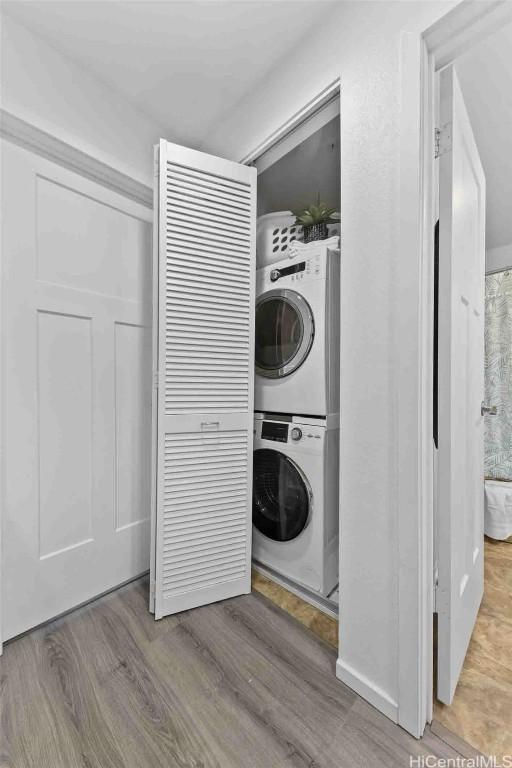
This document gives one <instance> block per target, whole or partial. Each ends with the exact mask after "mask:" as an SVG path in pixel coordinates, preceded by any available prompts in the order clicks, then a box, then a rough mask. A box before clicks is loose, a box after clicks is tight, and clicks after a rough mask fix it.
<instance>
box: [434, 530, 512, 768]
mask: <svg viewBox="0 0 512 768" xmlns="http://www.w3.org/2000/svg"><path fill="white" fill-rule="evenodd" d="M436 721H437V722H439V723H442V725H444V726H446V727H447V728H449V729H450V730H452V731H454V732H455V733H456V734H457V735H458V736H460V737H461V738H463V739H465V741H467V742H469V743H470V744H472V745H473V746H474V747H476V748H477V749H479V750H480V751H481V752H483V753H484V754H487V755H497V756H498V758H499V759H500V760H501V759H502V757H503V755H512V543H511V542H507V541H500V542H498V541H491V540H490V539H487V540H486V541H485V578H484V598H483V600H482V605H481V607H480V612H479V614H478V618H477V621H476V625H475V629H474V630H473V636H472V638H471V642H470V644H469V649H468V653H467V656H466V659H465V661H464V666H463V668H462V673H461V676H460V680H459V684H458V686H457V690H456V691H455V696H454V699H453V703H452V705H451V706H449V707H448V706H445V705H444V704H441V703H440V702H436V704H435V708H434V725H433V727H434V729H435V723H436Z"/></svg>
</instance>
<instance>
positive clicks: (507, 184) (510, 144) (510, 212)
mask: <svg viewBox="0 0 512 768" xmlns="http://www.w3.org/2000/svg"><path fill="white" fill-rule="evenodd" d="M456 69H457V74H458V76H459V81H460V85H461V88H462V93H463V96H464V101H465V103H466V108H467V110H468V114H469V119H470V121H471V125H472V127H473V133H474V135H475V139H476V143H477V146H478V151H479V154H480V159H481V161H482V165H483V168H484V173H485V178H486V188H487V217H486V246H487V248H488V249H489V248H496V247H498V246H500V245H505V244H507V243H512V24H508V25H507V26H505V27H504V28H503V29H501V30H500V31H499V32H496V33H495V34H493V35H491V36H490V37H487V38H486V39H485V40H484V41H483V42H482V43H480V44H479V45H478V46H477V47H475V48H473V49H472V50H471V51H470V52H469V53H467V54H465V55H464V56H462V57H461V58H460V60H459V61H457V64H456Z"/></svg>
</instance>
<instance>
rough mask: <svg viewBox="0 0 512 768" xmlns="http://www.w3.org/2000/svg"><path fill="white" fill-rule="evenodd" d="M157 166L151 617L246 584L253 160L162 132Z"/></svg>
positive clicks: (207, 600)
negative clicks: (212, 151)
mask: <svg viewBox="0 0 512 768" xmlns="http://www.w3.org/2000/svg"><path fill="white" fill-rule="evenodd" d="M157 167H158V174H157V179H158V182H157V194H156V195H155V208H158V248H156V249H155V257H156V261H157V264H156V266H155V271H158V276H159V280H158V297H159V306H158V333H157V334H156V335H155V341H156V344H155V359H156V363H155V368H156V373H157V384H158V395H157V397H156V401H157V419H156V422H157V429H156V432H157V435H156V457H155V461H156V473H155V474H156V504H155V512H156V515H155V520H154V535H155V546H154V551H153V554H154V558H153V557H152V568H153V574H152V590H151V591H152V598H151V600H150V608H151V609H152V610H154V611H155V616H156V618H157V619H158V618H160V617H162V616H165V615H166V614H169V613H175V612H176V611H181V610H184V609H187V608H193V607H195V606H199V605H203V604H205V603H210V602H213V601H216V600H222V599H224V598H228V597H233V596H235V595H239V594H242V593H246V592H250V589H251V517H252V516H251V490H252V488H251V486H252V482H251V481H252V437H253V379H254V374H253V371H254V329H253V325H254V273H255V221H256V215H255V214H256V169H255V168H248V167H246V166H243V165H239V164H238V163H233V162H230V161H228V160H222V159H220V158H217V157H212V156H211V155H206V154H204V153H201V152H196V151H194V150H190V149H186V148H184V147H180V146H177V145H175V144H170V143H168V142H166V141H163V140H162V141H160V145H159V148H158V162H157ZM153 595H154V597H153Z"/></svg>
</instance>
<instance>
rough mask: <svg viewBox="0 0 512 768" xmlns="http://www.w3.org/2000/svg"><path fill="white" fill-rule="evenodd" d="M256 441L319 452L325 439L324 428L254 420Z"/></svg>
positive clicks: (266, 419)
mask: <svg viewBox="0 0 512 768" xmlns="http://www.w3.org/2000/svg"><path fill="white" fill-rule="evenodd" d="M254 436H255V438H256V439H259V440H264V441H267V440H268V441H270V442H273V443H288V444H289V445H290V446H292V445H294V446H297V448H299V447H300V448H305V449H307V450H308V451H311V450H313V451H317V450H321V448H322V446H323V440H324V438H325V427H323V426H317V425H316V424H315V425H311V424H295V423H293V422H291V421H290V422H287V421H272V420H271V419H268V418H264V419H261V418H259V419H258V418H256V419H255V420H254Z"/></svg>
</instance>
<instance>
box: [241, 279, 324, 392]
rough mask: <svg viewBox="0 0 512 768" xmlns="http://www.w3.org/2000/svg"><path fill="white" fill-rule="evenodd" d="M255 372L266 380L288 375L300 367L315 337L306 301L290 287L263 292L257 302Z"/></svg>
mask: <svg viewBox="0 0 512 768" xmlns="http://www.w3.org/2000/svg"><path fill="white" fill-rule="evenodd" d="M255 325H256V342H255V347H254V358H255V364H256V373H258V374H259V375H260V376H265V377H267V378H269V379H279V378H282V377H283V376H288V375H289V374H290V373H293V371H296V370H297V368H298V367H299V366H300V365H302V363H303V362H304V360H305V359H306V357H307V356H308V354H309V350H310V349H311V345H312V344H313V338H314V335H315V324H314V321H313V313H312V312H311V308H310V306H309V304H308V303H307V301H306V299H305V298H304V297H303V296H301V295H300V293H297V292H296V291H292V290H290V289H289V288H281V289H276V290H273V291H267V293H263V294H262V295H261V296H260V297H259V298H258V300H257V302H256V318H255Z"/></svg>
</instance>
